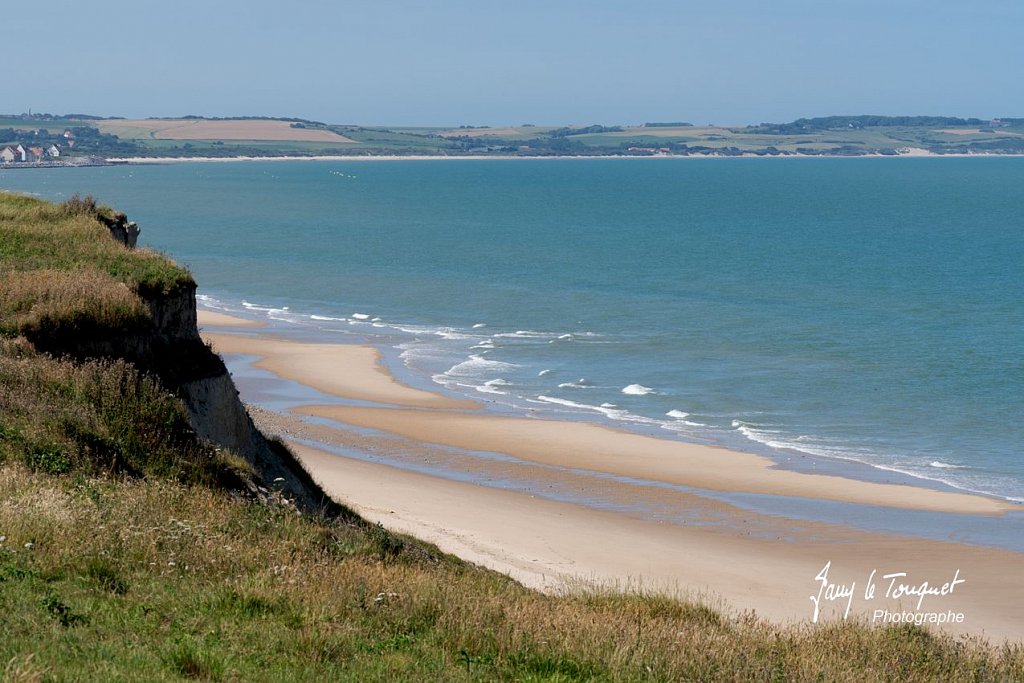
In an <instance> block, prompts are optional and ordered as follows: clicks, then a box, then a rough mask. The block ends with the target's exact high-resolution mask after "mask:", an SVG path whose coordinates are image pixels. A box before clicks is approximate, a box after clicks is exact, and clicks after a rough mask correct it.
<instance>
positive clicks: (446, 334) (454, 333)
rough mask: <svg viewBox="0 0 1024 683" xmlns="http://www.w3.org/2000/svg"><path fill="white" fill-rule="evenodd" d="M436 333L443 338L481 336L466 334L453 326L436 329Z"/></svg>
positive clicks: (457, 338) (455, 338)
mask: <svg viewBox="0 0 1024 683" xmlns="http://www.w3.org/2000/svg"><path fill="white" fill-rule="evenodd" d="M434 334H435V335H437V336H438V337H441V338H442V339H452V340H460V339H478V338H479V337H473V336H471V335H468V334H465V333H464V332H460V331H459V330H456V329H454V328H451V327H442V328H441V329H439V330H434Z"/></svg>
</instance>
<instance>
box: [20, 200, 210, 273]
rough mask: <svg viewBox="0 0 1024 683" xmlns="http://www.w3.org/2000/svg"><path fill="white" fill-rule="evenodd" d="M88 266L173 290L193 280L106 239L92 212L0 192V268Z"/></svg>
mask: <svg viewBox="0 0 1024 683" xmlns="http://www.w3.org/2000/svg"><path fill="white" fill-rule="evenodd" d="M40 270H51V271H62V272H69V273H78V272H83V271H92V272H95V273H103V274H106V275H109V276H110V277H111V278H112V279H114V280H116V281H118V282H123V283H125V284H126V285H128V286H129V287H131V288H134V289H143V290H148V291H171V290H174V289H176V288H178V287H181V286H183V285H188V284H190V283H191V282H192V276H191V275H190V274H189V273H188V271H186V270H185V269H183V268H181V267H179V266H177V265H175V264H174V263H173V262H172V261H170V260H169V259H167V258H166V257H164V256H162V255H160V254H156V253H154V252H150V251H147V250H144V249H137V250H130V249H127V248H125V247H123V246H122V245H120V244H117V243H115V242H114V241H113V240H111V239H109V231H108V230H107V228H106V227H104V226H103V225H102V224H101V223H99V221H97V220H96V218H95V216H94V215H92V214H90V213H89V212H86V211H80V210H78V209H76V208H71V209H69V208H68V207H67V206H65V205H58V204H52V203H50V202H45V201H43V200H41V199H36V198H34V197H28V196H24V195H16V194H10V193H6V192H0V273H2V272H6V273H11V272H15V273H19V272H28V271H40Z"/></svg>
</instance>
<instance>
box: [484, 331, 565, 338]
mask: <svg viewBox="0 0 1024 683" xmlns="http://www.w3.org/2000/svg"><path fill="white" fill-rule="evenodd" d="M494 336H495V337H508V338H511V339H548V338H550V337H554V336H556V335H554V334H551V333H550V332H534V331H533V330H516V331H515V332H499V333H498V334H496V335H494Z"/></svg>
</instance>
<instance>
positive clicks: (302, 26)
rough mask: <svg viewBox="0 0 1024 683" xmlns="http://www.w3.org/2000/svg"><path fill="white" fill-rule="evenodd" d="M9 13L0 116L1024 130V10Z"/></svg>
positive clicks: (179, 8)
mask: <svg viewBox="0 0 1024 683" xmlns="http://www.w3.org/2000/svg"><path fill="white" fill-rule="evenodd" d="M43 6H45V9H42V6H39V5H33V4H32V3H27V2H19V3H16V6H14V7H5V8H4V26H5V30H4V42H5V45H4V52H5V61H8V65H7V66H6V68H4V70H3V71H4V72H5V73H4V78H3V82H4V86H5V87H4V88H3V94H2V95H0V111H2V112H5V113H6V112H14V113H18V112H22V111H26V110H28V109H30V108H31V109H32V110H33V111H47V112H52V113H66V112H83V113H96V114H100V115H121V116H129V117H136V116H140V117H141V116H181V115H186V114H199V115H206V116H234V115H268V116H298V117H304V118H311V119H316V120H322V121H327V122H331V123H359V124H367V125H369V124H379V125H414V124H422V125H462V124H470V125H510V124H522V123H538V124H545V123H550V124H558V125H565V124H590V123H604V124H611V123H642V122H645V121H689V122H692V123H699V124H701V123H716V124H744V123H759V122H763V121H787V120H791V119H794V118H797V117H799V116H820V115H827V114H861V113H873V114H936V115H939V114H941V115H954V116H980V117H992V116H1024V88H1021V87H1020V75H1019V74H1020V73H1021V71H1022V68H1024V47H1022V45H1024V41H1021V39H1020V30H1021V29H1022V28H1024V2H1020V1H1019V0H987V1H986V2H982V3H970V4H968V3H966V2H944V1H942V0H936V1H932V2H920V1H918V0H888V1H886V2H880V1H876V0H857V1H853V0H818V1H811V0H706V1H705V2H690V1H689V0H679V1H676V2H671V1H667V0H647V1H645V0H635V1H633V2H606V1H602V0H589V1H587V2H582V1H577V0H546V1H539V0H516V1H514V2H513V1H506V0H475V1H471V0H434V1H433V2H410V1H406V0H373V1H369V0H359V1H355V2H351V1H345V0H340V1H338V2H326V1H321V0H277V1H275V2H265V1H264V0H248V1H246V2H242V1H239V0H205V1H202V2H200V1H198V0H176V1H175V2H173V3H170V2H165V3H147V2H139V1H138V0H133V1H132V2H128V1H126V0H94V2H90V3H81V2H69V1H67V0H56V1H51V2H47V3H45V4H44V5H43Z"/></svg>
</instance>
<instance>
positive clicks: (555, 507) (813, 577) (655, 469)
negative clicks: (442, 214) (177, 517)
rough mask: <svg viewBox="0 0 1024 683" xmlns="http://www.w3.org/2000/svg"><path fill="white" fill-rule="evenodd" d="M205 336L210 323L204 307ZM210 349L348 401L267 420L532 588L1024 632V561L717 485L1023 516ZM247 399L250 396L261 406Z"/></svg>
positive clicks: (937, 494)
mask: <svg viewBox="0 0 1024 683" xmlns="http://www.w3.org/2000/svg"><path fill="white" fill-rule="evenodd" d="M201 324H204V325H213V323H212V322H211V319H210V318H208V317H206V314H205V313H204V314H203V316H201ZM217 326H218V327H221V328H226V329H230V327H231V326H232V323H231V321H230V320H224V319H219V323H218V324H217ZM204 337H205V338H207V340H208V341H210V342H211V343H213V345H214V348H215V349H216V350H217V351H219V352H221V353H227V354H241V355H244V356H256V357H258V358H259V359H258V360H257V361H255V362H254V365H256V366H257V367H259V368H261V369H263V370H266V371H268V372H270V373H273V374H274V375H276V376H278V377H279V378H281V379H282V380H287V381H290V382H298V383H300V384H305V385H307V386H309V387H313V388H315V389H317V390H319V391H320V392H323V393H325V394H330V395H331V396H334V397H336V398H337V399H338V402H337V403H332V404H330V405H305V406H296V407H295V408H294V409H293V410H292V411H291V412H290V413H287V414H279V413H271V412H268V411H265V410H261V409H258V408H254V409H253V412H254V415H255V416H256V419H257V422H258V423H259V424H260V425H261V428H263V429H264V430H265V431H267V432H270V433H276V434H278V435H280V436H282V437H283V438H285V439H286V440H287V441H288V442H289V444H290V445H291V446H292V448H293V449H294V450H295V452H296V454H297V455H298V456H299V457H300V458H301V459H302V460H303V462H304V463H305V464H306V466H307V467H308V469H309V470H310V472H311V473H312V474H313V476H314V477H315V478H316V479H317V480H318V481H320V482H321V484H322V485H323V486H324V487H325V489H326V490H327V491H328V492H329V493H330V494H331V495H332V496H334V497H336V498H337V499H338V500H340V501H342V502H344V503H346V504H348V505H350V506H352V507H353V508H355V509H356V510H358V511H359V512H360V513H361V514H363V515H364V516H366V517H367V518H368V519H369V520H371V521H374V522H378V521H379V522H381V523H382V524H384V525H385V526H386V527H388V528H391V529H394V530H397V531H402V532H407V533H410V534H412V535H414V536H417V537H419V538H422V539H424V540H427V541H431V542H433V543H435V544H437V545H438V546H439V547H440V548H441V549H443V550H445V551H448V552H452V553H454V554H456V555H459V556H460V557H463V558H464V559H467V560H469V561H472V562H476V563H478V564H481V565H484V566H487V567H490V568H493V569H496V570H498V571H502V572H505V573H508V574H509V575H511V576H513V577H514V578H516V579H517V580H520V581H522V582H523V583H525V584H527V585H531V586H536V587H538V588H542V589H545V590H550V591H558V590H565V589H566V588H571V587H572V586H573V585H577V584H578V583H579V582H581V581H582V582H597V583H599V584H601V585H618V586H634V587H636V586H642V587H644V588H648V589H654V590H660V591H665V592H668V593H673V594H685V595H702V596H704V597H705V598H708V599H710V600H711V601H712V602H716V601H718V602H720V603H721V604H722V605H724V606H726V608H727V609H730V610H733V611H736V612H740V611H743V610H748V609H754V610H756V611H757V612H758V613H759V614H762V615H764V616H767V617H770V618H772V619H776V620H779V621H784V622H792V621H806V620H810V619H811V618H812V616H813V614H814V609H815V608H816V606H817V608H818V609H819V610H820V613H819V615H818V616H819V618H820V619H826V618H837V617H839V616H841V615H842V614H844V613H846V612H847V611H848V613H849V614H850V615H852V616H854V617H862V618H865V619H867V620H869V621H870V620H872V619H874V620H875V621H876V623H880V622H878V620H879V619H883V620H884V619H885V618H886V617H885V613H886V611H888V612H889V613H902V611H904V610H906V611H908V612H921V613H927V614H934V615H938V614H940V613H941V614H942V615H947V614H948V615H953V616H949V617H946V616H943V617H941V618H948V619H952V623H945V624H942V625H941V626H940V627H941V628H946V629H949V630H951V631H952V632H954V633H975V634H984V635H986V636H989V637H994V638H997V639H1000V638H1013V639H1020V638H1022V637H1024V623H1022V622H1021V620H1020V618H1019V614H1018V613H1017V609H1016V607H1015V604H1014V601H1013V600H1012V596H1015V595H1020V594H1022V592H1024V555H1022V554H1020V553H1016V552H1012V551H1009V550H1002V549H995V548H987V547H981V546H975V545H965V544H960V543H954V542H945V541H937V540H929V539H925V538H917V537H907V536H899V535H893V534H887V533H881V532H873V531H865V530H863V529H855V528H852V527H847V526H845V525H841V524H836V523H825V522H821V521H814V520H806V519H804V520H796V519H792V518H788V517H785V516H782V515H776V514H764V513H759V512H754V511H752V510H750V509H744V508H741V507H738V506H736V505H733V504H731V503H729V502H724V501H723V500H720V499H714V498H713V497H708V496H706V495H702V494H701V492H702V491H727V492H743V493H753V494H762V495H768V496H781V497H794V498H798V499H816V500H822V501H834V502H835V503H837V504H838V503H846V504H851V503H852V504H861V505H870V506H874V507H873V508H872V509H875V508H881V509H892V510H894V511H895V510H902V511H907V510H914V511H922V512H921V514H930V515H941V514H954V513H955V514H958V515H977V516H979V518H990V517H992V516H998V515H1001V514H1004V513H1006V512H1008V511H1010V510H1019V506H1013V505H1011V504H1009V503H1006V502H1004V501H1001V500H998V499H995V498H989V497H985V496H976V495H971V494H965V493H957V492H953V491H941V490H935V489H929V488H924V487H917V486H905V485H895V484H883V483H873V482H867V481H859V480H852V479H847V478H842V477H838V476H831V475H822V474H805V473H801V472H794V471H790V470H784V469H781V468H778V467H775V466H774V463H773V462H772V461H770V460H768V459H767V458H763V457H760V456H756V455H751V454H746V453H740V452H734V451H729V450H726V449H722V448H715V447H710V446H702V445H694V444H688V443H683V442H680V441H675V440H667V439H657V438H653V437H648V436H643V435H639V434H632V433H626V432H620V431H617V430H612V429H609V428H605V427H602V426H599V425H595V424H586V423H576V422H564V421H553V420H540V419H530V418H514V417H507V416H502V415H497V414H492V413H490V412H488V411H486V410H482V409H481V407H480V405H479V404H476V403H474V402H472V401H464V400H459V399H452V398H448V397H446V396H443V395H441V394H434V393H432V392H428V391H422V390H419V389H415V388H413V387H408V386H405V385H403V384H401V383H400V382H398V381H397V380H395V379H394V378H393V377H391V376H390V375H389V374H388V373H387V371H386V369H385V368H384V367H383V366H382V365H381V359H380V354H379V353H378V352H377V351H376V350H375V349H373V348H372V347H366V346H357V345H332V344H303V343H298V342H293V341H288V340H282V339H277V338H272V337H268V336H262V335H260V334H258V333H254V332H253V331H250V330H241V329H240V330H238V332H237V333H234V334H232V333H228V332H222V333H216V334H204ZM240 389H241V391H242V398H243V400H249V401H253V400H254V399H255V398H258V397H255V396H247V394H246V387H245V384H244V383H241V384H240ZM353 401H357V402H360V403H367V402H369V403H373V404H375V405H352V404H351V402H353ZM311 416H312V417H316V418H318V419H317V420H315V421H312V422H311V421H308V420H307V419H306V418H308V417H311ZM323 418H326V420H324V419H323ZM482 453H491V454H495V455H494V457H484V456H482V455H481V454H482ZM857 509H858V508H856V507H851V510H857ZM853 514H855V513H853ZM933 523H934V522H933ZM894 574H895V575H897V576H890V575H894ZM883 577H885V578H883ZM926 582H927V584H928V586H926V587H924V588H922V585H923V584H924V583H926ZM851 584H852V586H851ZM901 584H902V585H903V586H904V589H902V590H901V589H900V587H899V586H900V585H901ZM950 584H952V589H951V588H950ZM841 586H842V587H845V588H841ZM944 586H945V588H943V587H944ZM929 587H933V588H934V590H935V594H933V593H932V592H931V589H930V588H929ZM846 588H848V589H849V594H847V593H846V592H844V590H845V589H846ZM943 591H944V592H943ZM921 593H923V595H921ZM830 597H831V598H835V599H829V598H830ZM815 598H816V600H815ZM919 600H920V605H919V603H918V601H919ZM955 615H962V616H961V621H959V622H957V621H956V619H955ZM934 618H936V619H937V618H940V617H934Z"/></svg>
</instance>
